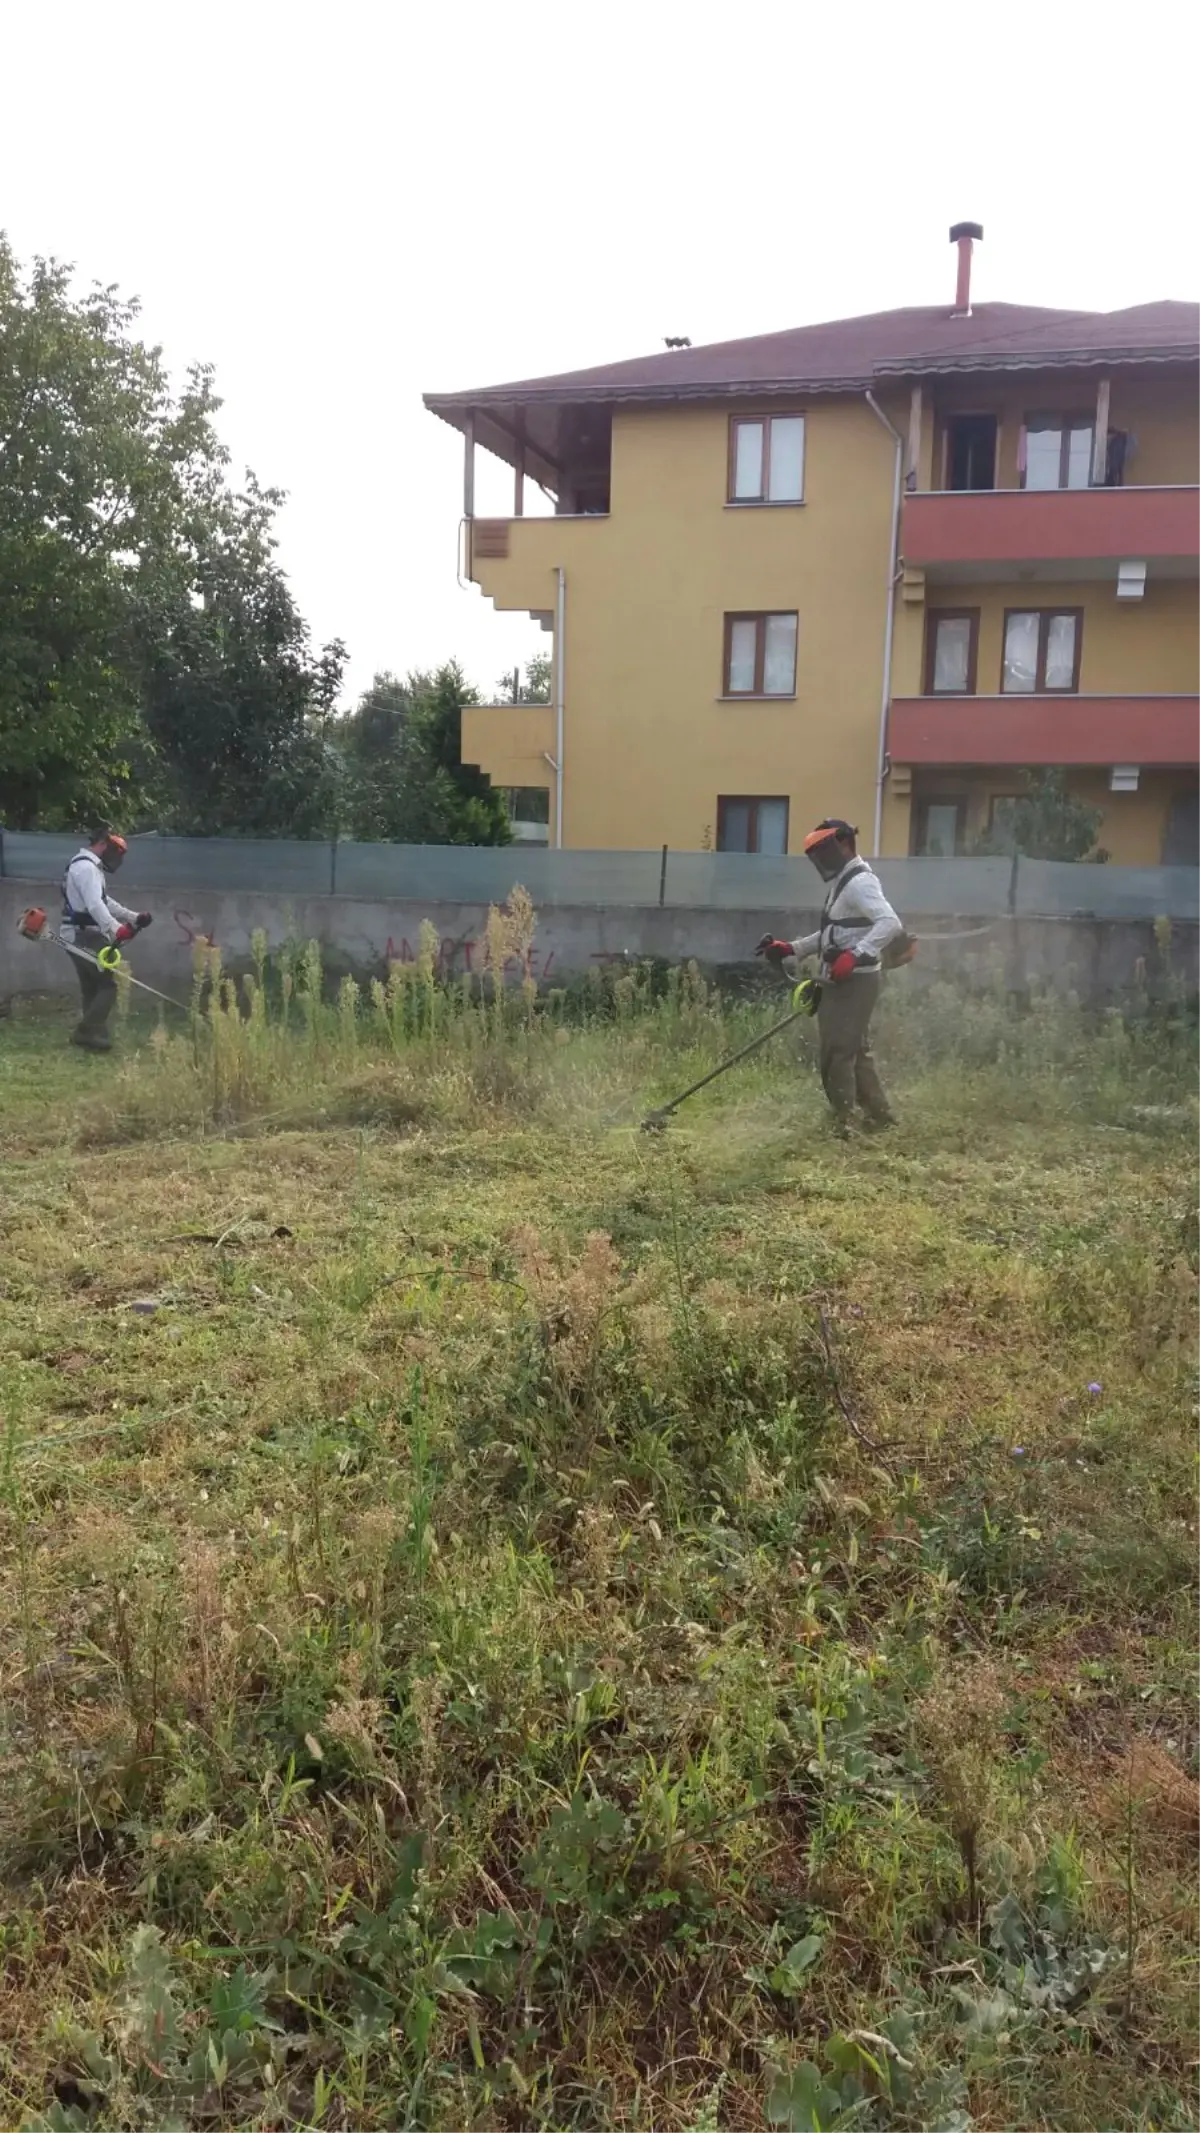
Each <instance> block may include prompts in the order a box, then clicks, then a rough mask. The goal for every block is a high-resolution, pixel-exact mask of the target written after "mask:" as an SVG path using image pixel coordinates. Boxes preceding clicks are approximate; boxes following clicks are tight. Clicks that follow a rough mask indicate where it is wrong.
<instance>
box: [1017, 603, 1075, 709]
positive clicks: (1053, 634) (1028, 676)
mask: <svg viewBox="0 0 1200 2133" xmlns="http://www.w3.org/2000/svg"><path fill="white" fill-rule="evenodd" d="M1082 649H1083V609H1082V608H1081V607H1009V608H1006V609H1005V612H1004V658H1003V664H1002V667H1001V673H1000V687H1001V689H1002V690H1003V692H1004V694H1005V695H1006V696H1055V695H1063V696H1067V695H1070V694H1072V693H1073V692H1074V691H1075V690H1077V689H1078V687H1079V660H1080V654H1081V652H1082Z"/></svg>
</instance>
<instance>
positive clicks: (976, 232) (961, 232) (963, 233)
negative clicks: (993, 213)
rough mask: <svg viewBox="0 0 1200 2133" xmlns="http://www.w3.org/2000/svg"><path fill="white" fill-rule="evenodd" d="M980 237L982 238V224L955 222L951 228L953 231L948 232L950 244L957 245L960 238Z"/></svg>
mask: <svg viewBox="0 0 1200 2133" xmlns="http://www.w3.org/2000/svg"><path fill="white" fill-rule="evenodd" d="M982 236H983V224H982V222H956V223H955V224H954V227H953V229H952V230H951V232H950V242H951V244H957V243H958V240H959V238H960V237H982Z"/></svg>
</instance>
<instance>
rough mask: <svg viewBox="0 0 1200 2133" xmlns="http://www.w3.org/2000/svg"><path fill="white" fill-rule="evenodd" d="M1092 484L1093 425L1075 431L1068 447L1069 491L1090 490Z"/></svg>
mask: <svg viewBox="0 0 1200 2133" xmlns="http://www.w3.org/2000/svg"><path fill="white" fill-rule="evenodd" d="M1091 483H1092V425H1091V423H1090V422H1089V423H1088V425H1087V427H1086V429H1084V428H1080V429H1073V430H1072V431H1071V436H1070V441H1069V443H1068V445H1067V487H1068V489H1089V488H1090V487H1091Z"/></svg>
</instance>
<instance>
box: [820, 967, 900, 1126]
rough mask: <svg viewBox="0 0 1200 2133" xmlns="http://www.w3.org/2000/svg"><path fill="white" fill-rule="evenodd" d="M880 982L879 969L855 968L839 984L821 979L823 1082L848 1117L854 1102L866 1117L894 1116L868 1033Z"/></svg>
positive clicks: (838, 1109)
mask: <svg viewBox="0 0 1200 2133" xmlns="http://www.w3.org/2000/svg"><path fill="white" fill-rule="evenodd" d="M879 984H880V979H879V973H878V971H874V970H872V971H857V972H856V973H855V975H854V976H853V977H852V978H843V979H842V981H841V983H840V984H838V985H835V984H834V982H833V980H832V979H831V978H824V979H823V980H822V982H821V1004H820V1006H819V1007H818V1009H817V1035H818V1038H819V1040H820V1056H821V1085H822V1087H823V1088H824V1091H825V1094H826V1096H827V1097H828V1099H829V1102H830V1103H831V1104H832V1106H833V1109H834V1110H835V1111H836V1112H837V1115H838V1117H839V1118H841V1119H847V1118H849V1117H850V1115H851V1113H852V1111H853V1110H854V1106H855V1104H856V1103H857V1104H861V1106H862V1108H863V1110H864V1111H865V1112H866V1114H867V1116H868V1118H875V1119H885V1118H890V1117H891V1115H892V1111H891V1105H890V1104H889V1103H888V1100H887V1094H886V1092H885V1090H884V1086H883V1083H882V1082H881V1081H880V1079H879V1075H878V1073H877V1072H876V1068H875V1061H874V1059H873V1058H872V1056H871V1045H870V1040H869V1037H868V1031H869V1029H870V1026H871V1016H872V1015H873V1014H874V1012H875V1003H876V1001H877V1000H878V998H879Z"/></svg>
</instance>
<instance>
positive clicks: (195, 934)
mask: <svg viewBox="0 0 1200 2133" xmlns="http://www.w3.org/2000/svg"><path fill="white" fill-rule="evenodd" d="M171 916H172V917H173V919H174V920H175V924H176V925H177V926H178V928H179V936H180V940H181V942H182V944H183V946H184V947H185V948H194V947H195V946H196V943H197V942H199V943H200V945H201V946H202V947H204V948H215V947H216V945H217V937H216V935H215V933H206V932H205V931H204V928H203V927H202V926H201V924H200V921H199V919H196V918H193V917H192V914H191V912H190V911H173V912H172V914H171Z"/></svg>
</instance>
